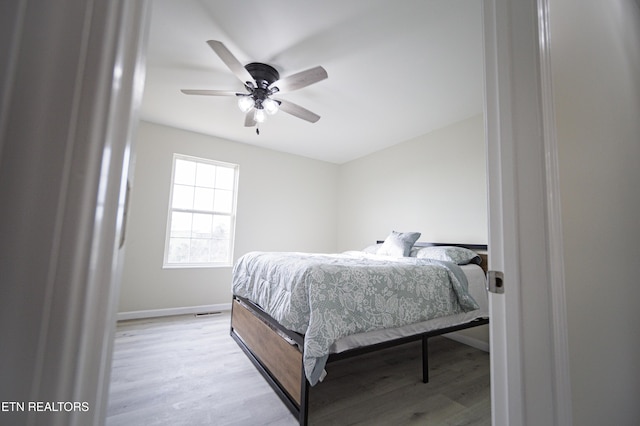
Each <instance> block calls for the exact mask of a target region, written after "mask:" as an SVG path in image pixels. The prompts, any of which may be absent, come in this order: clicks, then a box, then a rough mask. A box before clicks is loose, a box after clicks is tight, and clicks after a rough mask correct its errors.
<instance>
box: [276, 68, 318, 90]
mask: <svg viewBox="0 0 640 426" xmlns="http://www.w3.org/2000/svg"><path fill="white" fill-rule="evenodd" d="M328 76H329V75H328V74H327V71H326V70H325V69H324V68H322V67H320V66H318V67H314V68H309V69H308V70H305V71H300V72H299V73H296V74H292V75H290V76H288V77H284V78H281V79H280V80H278V81H274V82H273V83H272V84H271V85H270V86H269V88H270V89H272V88H274V87H277V88H278V89H279V90H278V92H279V93H281V92H291V91H294V90H298V89H302V88H303V87H307V86H309V85H311V84H313V83H317V82H319V81H321V80H324V79H325V78H327V77H328Z"/></svg>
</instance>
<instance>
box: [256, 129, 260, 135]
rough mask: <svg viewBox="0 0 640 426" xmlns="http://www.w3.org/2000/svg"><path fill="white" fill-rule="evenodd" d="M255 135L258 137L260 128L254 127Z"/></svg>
mask: <svg viewBox="0 0 640 426" xmlns="http://www.w3.org/2000/svg"><path fill="white" fill-rule="evenodd" d="M256 135H258V136H260V128H259V127H256Z"/></svg>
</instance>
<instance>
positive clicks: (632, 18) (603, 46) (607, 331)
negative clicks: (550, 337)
mask: <svg viewBox="0 0 640 426" xmlns="http://www.w3.org/2000/svg"><path fill="white" fill-rule="evenodd" d="M550 5H551V13H550V18H551V27H550V28H551V43H550V46H551V55H552V56H551V59H552V70H553V84H554V98H555V109H556V120H557V133H558V143H559V161H560V184H561V204H562V210H563V211H562V214H563V224H562V225H563V238H564V245H565V247H564V249H565V254H564V261H565V267H566V270H565V273H566V292H567V308H568V318H567V320H568V327H569V334H568V336H569V356H570V364H571V383H572V395H573V420H574V424H576V425H603V424H610V425H614V424H615V425H637V424H640V404H638V396H639V395H640V362H639V360H640V332H638V324H640V310H639V309H638V302H640V281H639V280H638V265H640V260H639V259H640V219H639V218H640V8H639V7H638V3H637V2H633V1H632V0H609V1H606V2H605V1H601V0H562V1H560V0H551V1H550Z"/></svg>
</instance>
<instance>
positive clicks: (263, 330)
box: [231, 298, 309, 424]
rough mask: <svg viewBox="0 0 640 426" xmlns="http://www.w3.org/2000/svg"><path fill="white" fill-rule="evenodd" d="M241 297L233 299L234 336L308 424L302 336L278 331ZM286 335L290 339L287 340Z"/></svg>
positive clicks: (288, 405) (281, 397) (295, 411)
mask: <svg viewBox="0 0 640 426" xmlns="http://www.w3.org/2000/svg"><path fill="white" fill-rule="evenodd" d="M264 315H265V314H264V313H263V312H261V311H257V310H255V309H252V307H251V306H250V305H249V304H248V303H246V302H244V301H242V300H241V299H239V298H234V299H233V305H232V311H231V336H232V337H233V338H234V339H235V340H236V341H237V342H238V344H239V345H240V347H241V348H242V349H243V350H244V352H245V353H246V354H247V356H248V357H249V359H250V360H251V361H252V362H253V364H254V365H255V366H256V368H257V369H258V371H260V373H261V374H262V375H263V376H264V378H265V379H266V380H267V382H269V384H270V385H271V387H272V388H273V389H274V390H275V391H276V393H277V394H278V396H279V397H280V399H282V401H283V402H284V403H285V404H286V405H287V407H288V408H289V410H290V411H291V412H292V413H293V414H294V415H295V416H296V417H299V420H300V424H306V422H307V402H308V389H309V388H308V382H307V380H306V377H305V375H304V367H303V362H302V351H301V349H299V347H298V345H300V347H302V336H299V335H295V334H294V335H291V332H290V331H288V330H286V331H285V330H284V329H282V330H278V329H277V328H276V326H274V325H273V324H271V323H272V322H273V320H272V319H271V320H269V318H263V316H264ZM284 336H287V339H288V340H286V339H285V337H284Z"/></svg>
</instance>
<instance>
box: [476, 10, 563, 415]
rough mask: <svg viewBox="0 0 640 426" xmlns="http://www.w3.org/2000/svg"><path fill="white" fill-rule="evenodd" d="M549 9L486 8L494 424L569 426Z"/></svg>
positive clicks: (490, 305) (490, 299) (490, 300)
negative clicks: (499, 274) (499, 275)
mask: <svg viewBox="0 0 640 426" xmlns="http://www.w3.org/2000/svg"><path fill="white" fill-rule="evenodd" d="M547 11H548V4H547V0H539V1H537V2H536V1H535V0H527V1H518V2H512V1H509V0H485V1H484V34H485V72H486V75H485V81H486V90H485V92H486V93H485V95H486V98H485V99H486V111H485V112H486V113H485V117H486V127H485V128H486V132H487V135H486V138H487V147H488V155H487V167H488V186H489V188H488V194H489V203H488V205H489V249H490V252H489V263H490V264H489V269H492V270H499V271H503V272H504V294H490V298H489V309H490V312H491V343H490V344H491V375H492V377H491V382H492V413H493V424H494V425H514V426H515V425H538V424H540V425H541V424H544V425H559V424H571V406H570V389H569V375H568V371H569V369H568V355H567V352H568V349H567V341H566V328H567V327H566V312H565V311H566V304H565V299H564V281H563V264H562V240H561V235H562V233H561V229H560V208H559V205H558V197H557V196H556V194H557V192H558V181H557V176H558V171H557V165H556V152H557V149H556V145H555V128H554V122H553V103H552V92H551V81H550V75H551V70H550V64H549V60H548V57H549V56H548V55H549V45H548V24H549V17H548V13H547Z"/></svg>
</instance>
